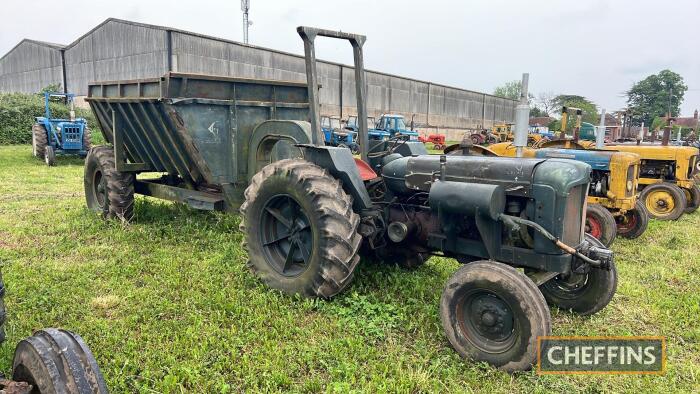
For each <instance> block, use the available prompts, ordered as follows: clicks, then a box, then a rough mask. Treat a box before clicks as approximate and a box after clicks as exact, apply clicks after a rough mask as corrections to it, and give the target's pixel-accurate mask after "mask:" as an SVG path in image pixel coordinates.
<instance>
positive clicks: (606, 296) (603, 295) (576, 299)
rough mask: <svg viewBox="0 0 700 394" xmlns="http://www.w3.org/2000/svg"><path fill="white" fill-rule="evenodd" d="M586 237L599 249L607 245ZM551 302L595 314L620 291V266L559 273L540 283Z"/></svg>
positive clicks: (545, 295)
mask: <svg viewBox="0 0 700 394" xmlns="http://www.w3.org/2000/svg"><path fill="white" fill-rule="evenodd" d="M586 240H587V241H589V242H592V243H593V244H594V246H597V247H599V248H602V247H604V245H603V244H602V243H601V242H600V241H598V240H597V239H596V238H593V237H592V236H591V235H590V234H586ZM540 290H541V291H542V295H544V298H545V299H546V300H547V303H549V304H550V305H553V306H556V307H558V308H559V309H564V310H571V311H573V312H575V313H577V314H579V315H584V316H585V315H592V314H594V313H596V312H598V311H600V310H602V309H603V308H605V306H606V305H608V303H610V300H612V297H613V295H615V291H616V290H617V269H616V268H615V264H614V263H612V262H611V266H610V270H605V269H598V268H591V269H590V271H589V272H588V273H587V274H575V273H570V274H568V275H558V276H556V277H554V278H553V279H550V280H549V281H547V282H545V283H544V284H542V285H541V286H540Z"/></svg>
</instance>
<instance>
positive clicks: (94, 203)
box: [83, 145, 134, 222]
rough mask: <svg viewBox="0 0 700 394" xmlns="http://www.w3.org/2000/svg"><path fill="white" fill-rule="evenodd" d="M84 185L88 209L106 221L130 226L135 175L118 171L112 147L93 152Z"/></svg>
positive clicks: (87, 163) (86, 164)
mask: <svg viewBox="0 0 700 394" xmlns="http://www.w3.org/2000/svg"><path fill="white" fill-rule="evenodd" d="M83 184H84V186H85V200H86V201H87V206H88V208H90V209H91V210H93V211H95V212H99V213H100V214H101V215H102V217H103V218H105V219H119V220H123V221H127V222H128V221H130V220H131V219H132V218H133V217H134V174H131V173H125V172H119V171H117V169H116V166H115V162H114V149H113V148H112V147H111V146H106V145H102V146H96V147H94V148H92V149H90V152H89V153H88V155H87V158H86V159H85V177H84V181H83Z"/></svg>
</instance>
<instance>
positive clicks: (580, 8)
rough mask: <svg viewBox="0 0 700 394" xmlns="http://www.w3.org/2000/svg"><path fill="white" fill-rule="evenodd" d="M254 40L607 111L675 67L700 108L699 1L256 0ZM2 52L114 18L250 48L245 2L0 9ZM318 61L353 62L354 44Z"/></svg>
mask: <svg viewBox="0 0 700 394" xmlns="http://www.w3.org/2000/svg"><path fill="white" fill-rule="evenodd" d="M251 3H252V4H251V11H250V19H251V20H252V21H253V26H252V27H251V31H250V37H251V43H252V44H255V45H259V46H263V47H269V48H275V49H279V50H283V51H288V52H294V53H299V54H301V53H302V52H303V46H302V42H301V39H299V37H298V36H297V34H296V32H295V30H294V29H295V27H296V26H298V25H302V24H303V25H311V26H317V27H325V28H329V29H335V30H343V31H348V32H353V33H361V34H365V35H366V36H367V44H366V45H365V51H366V52H365V62H366V63H365V64H366V67H367V68H369V69H373V70H378V71H384V72H389V73H392V74H398V75H402V76H407V77H413V78H418V79H423V80H427V81H432V82H438V83H443V84H447V85H453V86H457V87H462V88H465V89H471V90H477V91H482V92H488V93H491V92H492V91H493V89H494V87H496V86H497V85H499V84H502V83H503V82H506V81H509V80H514V79H520V77H521V74H522V73H523V72H529V73H530V91H531V92H533V93H535V94H537V93H539V92H554V93H565V94H579V95H582V96H585V97H588V98H589V99H591V100H593V101H594V102H596V104H598V105H599V106H601V107H604V108H606V109H607V110H608V111H611V110H616V109H619V108H621V107H623V106H624V105H625V99H624V92H625V90H627V89H628V88H629V87H630V86H631V85H632V84H633V83H634V82H635V81H639V80H641V79H643V78H644V77H646V76H647V75H649V74H653V73H657V72H659V71H660V70H663V69H665V68H668V69H671V70H673V71H675V72H677V73H680V74H681V75H682V76H683V77H684V78H685V82H686V84H687V85H688V87H689V91H688V92H687V93H686V95H685V101H684V103H683V106H682V113H683V114H684V115H692V112H693V110H695V109H696V108H700V40H699V38H700V0H671V1H658V0H609V1H608V0H583V1H578V2H573V1H562V0H528V1H522V0H428V1H418V0H344V1H341V0H251ZM1 9H2V13H1V14H0V15H1V16H0V21H1V23H0V55H2V54H4V53H6V52H7V51H8V50H10V49H11V48H12V47H13V46H14V45H16V44H17V43H18V42H19V41H20V40H21V39H22V38H32V39H37V40H43V41H51V42H57V43H61V44H68V43H70V42H72V41H74V40H75V39H76V38H78V37H79V36H80V35H82V34H84V33H86V32H87V31H88V30H89V29H91V28H93V27H94V26H95V25H97V24H98V23H100V22H102V21H103V20H104V19H106V18H109V17H115V18H122V19H128V20H133V21H138V22H143V23H150V24H156V25H164V26H169V27H173V28H179V29H183V30H190V31H194V32H198V33H202V34H208V35H213V36H218V37H223V38H228V39H232V40H239V41H240V40H242V36H243V33H242V27H241V25H242V23H241V10H240V0H197V1H167V0H111V1H102V0H89V1H88V0H71V1H36V0H22V1H19V0H2V6H1ZM342 44H343V45H338V43H336V42H333V41H325V43H323V42H321V43H320V44H319V47H318V49H317V56H318V57H319V58H322V59H328V60H334V61H341V62H345V63H352V55H351V51H350V49H349V46H346V45H345V43H342Z"/></svg>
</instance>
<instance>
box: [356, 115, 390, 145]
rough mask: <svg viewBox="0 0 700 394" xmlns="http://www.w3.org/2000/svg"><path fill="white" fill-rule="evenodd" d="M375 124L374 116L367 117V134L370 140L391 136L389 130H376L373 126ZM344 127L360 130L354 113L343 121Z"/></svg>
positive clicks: (380, 139)
mask: <svg viewBox="0 0 700 394" xmlns="http://www.w3.org/2000/svg"><path fill="white" fill-rule="evenodd" d="M375 126H376V122H375V121H374V117H372V116H369V117H367V130H368V131H367V134H368V136H369V140H370V141H372V140H378V141H388V140H389V138H391V134H389V132H387V131H381V130H377V129H375V128H374V127H375ZM345 128H346V129H348V130H350V131H353V132H355V133H358V132H359V131H360V127H359V126H358V125H357V116H356V115H351V116H349V117H348V120H347V121H346V122H345Z"/></svg>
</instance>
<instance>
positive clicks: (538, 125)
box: [529, 116, 556, 134]
mask: <svg viewBox="0 0 700 394" xmlns="http://www.w3.org/2000/svg"><path fill="white" fill-rule="evenodd" d="M555 120H556V119H554V118H552V117H549V116H538V117H535V118H530V122H529V125H530V133H540V134H541V133H549V124H550V123H552V122H554V121H555Z"/></svg>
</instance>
